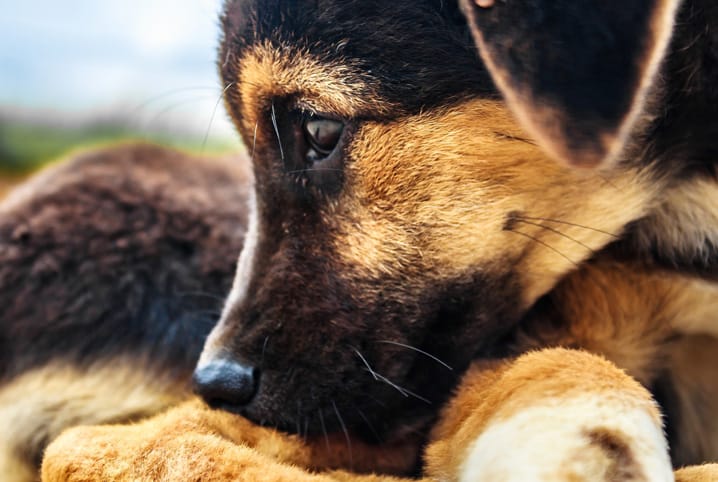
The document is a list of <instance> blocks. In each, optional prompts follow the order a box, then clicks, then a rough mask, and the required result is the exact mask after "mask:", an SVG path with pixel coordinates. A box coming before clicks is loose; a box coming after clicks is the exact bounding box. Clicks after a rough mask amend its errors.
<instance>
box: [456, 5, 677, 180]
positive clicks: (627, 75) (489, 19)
mask: <svg viewBox="0 0 718 482" xmlns="http://www.w3.org/2000/svg"><path fill="white" fill-rule="evenodd" d="M460 2H461V8H462V10H463V12H464V14H465V15H466V17H467V19H468V22H469V25H470V26H471V30H472V33H473V36H474V40H475V41H476V44H477V45H478V48H479V52H480V54H481V58H482V60H483V61H484V63H485V64H486V67H487V68H488V70H489V72H490V73H491V76H492V77H493V79H494V82H495V83H496V85H497V87H498V88H499V90H501V92H502V94H503V95H504V97H505V98H506V100H507V102H508V104H509V106H510V108H511V109H512V111H513V112H514V114H515V115H516V116H517V118H518V119H519V121H520V122H521V123H522V124H523V126H524V128H525V129H527V131H528V132H529V133H530V134H531V135H532V136H534V138H535V139H536V140H537V141H538V143H539V144H540V145H541V146H542V147H543V148H544V150H545V151H546V152H547V153H548V154H550V155H551V156H553V157H555V158H557V159H559V160H561V161H563V162H565V163H567V164H570V165H577V166H585V167H596V166H606V165H609V164H610V163H611V162H612V161H613V160H614V159H615V158H616V157H617V156H618V154H619V153H620V151H621V148H622V147H623V145H624V143H625V141H626V138H627V136H628V134H629V132H630V130H631V127H632V126H633V124H634V122H635V120H636V118H637V117H638V115H639V114H640V112H641V109H642V108H643V104H644V101H645V97H646V95H647V93H648V90H649V89H650V87H651V85H652V84H653V81H654V78H655V77H656V74H657V71H658V66H659V64H660V62H661V60H662V59H663V56H664V54H665V51H666V47H667V45H668V41H669V39H670V36H671V31H672V29H673V23H674V17H675V14H676V10H677V6H678V3H679V0H629V1H621V2H619V1H616V0H460Z"/></svg>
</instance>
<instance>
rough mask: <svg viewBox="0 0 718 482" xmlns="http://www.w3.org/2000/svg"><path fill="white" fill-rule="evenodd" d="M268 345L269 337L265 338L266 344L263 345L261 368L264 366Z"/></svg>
mask: <svg viewBox="0 0 718 482" xmlns="http://www.w3.org/2000/svg"><path fill="white" fill-rule="evenodd" d="M267 343H269V335H267V336H265V337H264V343H262V356H261V357H260V362H259V366H260V367H263V366H264V354H265V353H266V352H267Z"/></svg>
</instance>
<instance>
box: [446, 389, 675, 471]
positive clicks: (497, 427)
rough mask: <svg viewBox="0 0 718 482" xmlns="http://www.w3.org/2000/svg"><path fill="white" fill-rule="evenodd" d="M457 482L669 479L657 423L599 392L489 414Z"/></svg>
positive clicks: (666, 454) (644, 413)
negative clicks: (490, 418)
mask: <svg viewBox="0 0 718 482" xmlns="http://www.w3.org/2000/svg"><path fill="white" fill-rule="evenodd" d="M460 480H462V481H466V482H469V481H472V482H474V481H496V480H501V481H507V482H508V481H517V482H518V481H521V482H526V481H555V482H561V481H566V482H568V481H617V480H621V481H656V482H659V481H672V480H673V470H672V468H671V463H670V459H669V456H668V447H667V445H666V442H665V438H664V435H663V432H662V429H661V427H660V425H659V424H658V423H657V421H656V419H655V418H654V417H653V416H652V415H651V414H650V413H649V412H646V411H645V410H642V409H640V408H637V407H622V404H621V403H620V401H619V400H606V399H603V398H602V397H600V396H597V395H587V396H585V397H575V398H572V399H568V400H566V399H563V398H561V397H557V398H555V399H546V400H543V401H542V402H541V403H538V404H536V405H535V406H531V407H527V408H525V409H523V410H521V411H520V412H518V413H516V414H513V415H511V416H509V417H507V418H503V419H499V420H494V421H492V422H491V423H490V424H489V426H488V427H487V429H486V431H485V432H483V433H482V434H481V436H480V437H479V438H478V439H477V440H476V441H475V442H474V443H473V444H472V445H471V446H470V448H469V451H468V456H467V457H466V458H465V460H464V464H463V467H462V469H461V471H460Z"/></svg>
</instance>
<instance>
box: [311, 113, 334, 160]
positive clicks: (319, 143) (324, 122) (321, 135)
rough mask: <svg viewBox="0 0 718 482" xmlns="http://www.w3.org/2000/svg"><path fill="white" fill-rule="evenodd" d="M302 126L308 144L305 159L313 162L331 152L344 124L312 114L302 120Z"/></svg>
mask: <svg viewBox="0 0 718 482" xmlns="http://www.w3.org/2000/svg"><path fill="white" fill-rule="evenodd" d="M303 128H304V136H305V137H306V139H307V144H308V145H309V150H308V151H307V160H308V161H311V162H313V161H317V160H320V159H324V158H325V157H327V156H329V154H331V153H332V151H333V150H334V148H335V147H336V146H337V144H338V143H339V139H341V136H342V131H343V130H344V124H343V123H342V122H339V121H336V120H332V119H326V118H323V117H318V116H315V115H312V116H310V117H308V118H306V119H305V120H304V125H303Z"/></svg>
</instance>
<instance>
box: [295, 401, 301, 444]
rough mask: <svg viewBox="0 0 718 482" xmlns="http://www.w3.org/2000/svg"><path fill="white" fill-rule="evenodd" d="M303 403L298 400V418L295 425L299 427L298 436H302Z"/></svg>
mask: <svg viewBox="0 0 718 482" xmlns="http://www.w3.org/2000/svg"><path fill="white" fill-rule="evenodd" d="M301 421H302V401H301V400H299V399H297V418H296V419H295V424H296V426H297V435H299V436H300V437H301V436H302V422H301Z"/></svg>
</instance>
